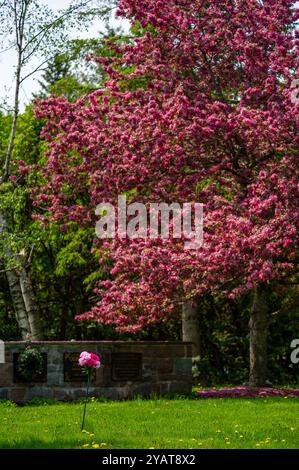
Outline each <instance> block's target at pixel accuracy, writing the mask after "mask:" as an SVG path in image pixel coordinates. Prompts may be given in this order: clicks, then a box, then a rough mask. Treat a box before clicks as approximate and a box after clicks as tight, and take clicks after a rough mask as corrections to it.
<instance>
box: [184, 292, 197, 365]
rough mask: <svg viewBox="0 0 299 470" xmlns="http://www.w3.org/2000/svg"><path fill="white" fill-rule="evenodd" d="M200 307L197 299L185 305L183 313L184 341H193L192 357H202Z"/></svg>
mask: <svg viewBox="0 0 299 470" xmlns="http://www.w3.org/2000/svg"><path fill="white" fill-rule="evenodd" d="M198 309H199V305H198V301H197V300H196V299H191V300H188V301H187V302H185V303H184V304H183V311H182V333H183V341H191V342H192V343H193V345H192V356H193V357H198V356H199V355H200V328H199V312H198Z"/></svg>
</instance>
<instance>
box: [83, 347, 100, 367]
mask: <svg viewBox="0 0 299 470" xmlns="http://www.w3.org/2000/svg"><path fill="white" fill-rule="evenodd" d="M79 365H80V366H81V367H90V368H92V369H99V368H100V367H101V362H100V357H99V356H98V355H97V354H94V353H89V352H87V351H83V352H81V354H80V357H79Z"/></svg>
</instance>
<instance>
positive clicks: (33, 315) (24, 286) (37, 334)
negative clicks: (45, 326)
mask: <svg viewBox="0 0 299 470" xmlns="http://www.w3.org/2000/svg"><path fill="white" fill-rule="evenodd" d="M20 285H21V290H22V294H23V299H24V303H25V307H26V311H27V315H28V321H29V325H30V330H31V340H32V341H41V340H42V339H43V334H42V328H41V320H40V315H39V311H38V308H37V305H36V302H35V296H34V292H33V287H32V283H31V279H30V276H29V273H28V271H27V269H26V267H24V268H23V269H22V271H21V274H20Z"/></svg>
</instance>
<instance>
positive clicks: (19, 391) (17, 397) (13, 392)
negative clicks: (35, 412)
mask: <svg viewBox="0 0 299 470" xmlns="http://www.w3.org/2000/svg"><path fill="white" fill-rule="evenodd" d="M26 391H27V389H26V388H24V387H22V388H11V389H10V390H9V393H8V398H9V400H11V401H13V402H15V403H24V401H25V396H26Z"/></svg>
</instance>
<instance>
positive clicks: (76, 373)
mask: <svg viewBox="0 0 299 470" xmlns="http://www.w3.org/2000/svg"><path fill="white" fill-rule="evenodd" d="M79 357H80V353H78V352H66V353H64V354H63V366H64V381H65V382H85V381H86V379H87V377H86V373H85V369H84V368H83V367H81V366H80V365H79V363H78V361H79ZM94 379H95V371H94V370H93V371H92V375H91V381H93V380H94Z"/></svg>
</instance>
